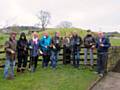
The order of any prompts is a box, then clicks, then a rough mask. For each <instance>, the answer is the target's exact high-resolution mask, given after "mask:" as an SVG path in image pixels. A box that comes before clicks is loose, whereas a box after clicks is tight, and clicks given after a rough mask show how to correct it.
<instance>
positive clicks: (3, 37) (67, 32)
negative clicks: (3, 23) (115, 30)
mask: <svg viewBox="0 0 120 90" xmlns="http://www.w3.org/2000/svg"><path fill="white" fill-rule="evenodd" d="M47 31H48V33H49V34H50V36H53V35H54V33H55V32H56V31H59V32H60V35H61V36H65V35H68V36H69V35H70V34H71V32H74V31H75V32H77V33H78V34H79V35H80V36H81V37H82V38H83V37H84V36H85V35H86V33H87V32H86V30H83V29H77V28H71V29H48V30H47ZM24 32H25V33H27V32H28V31H26V30H25V31H24ZM42 35H43V32H39V36H40V38H41V37H42ZM116 36H118V35H116ZM8 37H9V35H8V34H7V35H6V34H2V33H0V45H3V44H4V43H5V41H6V40H8ZM30 37H31V35H27V38H28V39H30ZM17 38H19V35H17ZM110 41H111V44H112V46H120V39H112V38H110Z"/></svg>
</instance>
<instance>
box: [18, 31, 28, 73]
mask: <svg viewBox="0 0 120 90" xmlns="http://www.w3.org/2000/svg"><path fill="white" fill-rule="evenodd" d="M17 58H18V67H17V72H24V70H25V68H26V66H27V58H28V40H27V38H26V35H25V33H24V32H22V33H21V34H20V38H19V40H18V42H17Z"/></svg>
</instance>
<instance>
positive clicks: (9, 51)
mask: <svg viewBox="0 0 120 90" xmlns="http://www.w3.org/2000/svg"><path fill="white" fill-rule="evenodd" d="M16 46H17V42H16V33H15V32H12V33H11V34H10V38H9V40H8V41H6V43H5V52H6V61H5V67H4V78H5V79H7V78H8V79H14V67H15V60H16ZM9 68H10V72H9Z"/></svg>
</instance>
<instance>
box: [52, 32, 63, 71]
mask: <svg viewBox="0 0 120 90" xmlns="http://www.w3.org/2000/svg"><path fill="white" fill-rule="evenodd" d="M60 45H61V40H60V33H59V32H55V36H54V37H53V38H52V40H51V46H50V49H51V50H50V51H51V56H50V59H51V66H52V68H53V69H55V68H56V66H57V60H58V55H59V52H60Z"/></svg>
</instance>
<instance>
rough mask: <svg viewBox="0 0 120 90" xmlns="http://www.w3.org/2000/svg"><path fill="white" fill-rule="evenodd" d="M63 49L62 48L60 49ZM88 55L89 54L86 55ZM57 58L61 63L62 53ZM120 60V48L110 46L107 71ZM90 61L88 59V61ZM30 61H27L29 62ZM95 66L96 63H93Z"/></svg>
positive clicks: (81, 53)
mask: <svg viewBox="0 0 120 90" xmlns="http://www.w3.org/2000/svg"><path fill="white" fill-rule="evenodd" d="M84 48H85V47H81V49H84ZM61 49H63V48H61ZM0 54H5V51H0ZM88 55H89V53H88ZM93 55H94V56H95V55H97V52H96V50H94V53H93ZM59 56H62V58H61V59H59V60H58V61H63V53H60V54H59ZM82 56H84V52H82V50H81V52H80V57H82ZM119 59H120V46H112V47H111V48H110V49H109V55H108V64H107V69H108V71H110V70H112V69H113V68H114V66H115V65H116V63H117V62H118V60H119ZM3 60H5V57H3V58H0V62H1V61H3ZM89 60H90V59H89V58H88V61H89ZM96 60H97V57H95V58H94V61H96ZM29 61H30V60H28V62H29ZM39 61H42V59H39ZM80 61H84V58H80ZM94 64H96V62H95V63H94ZM0 67H4V64H1V65H0Z"/></svg>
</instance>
